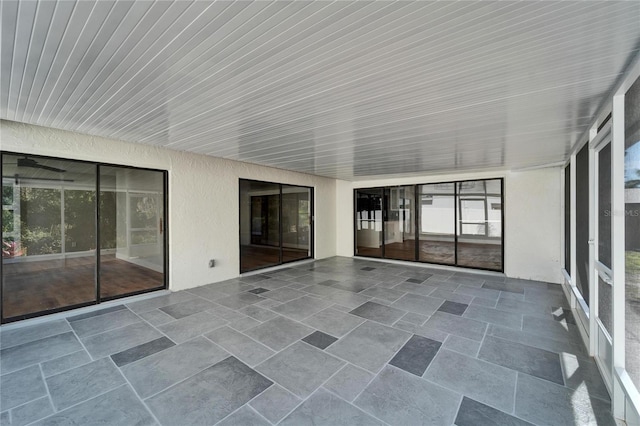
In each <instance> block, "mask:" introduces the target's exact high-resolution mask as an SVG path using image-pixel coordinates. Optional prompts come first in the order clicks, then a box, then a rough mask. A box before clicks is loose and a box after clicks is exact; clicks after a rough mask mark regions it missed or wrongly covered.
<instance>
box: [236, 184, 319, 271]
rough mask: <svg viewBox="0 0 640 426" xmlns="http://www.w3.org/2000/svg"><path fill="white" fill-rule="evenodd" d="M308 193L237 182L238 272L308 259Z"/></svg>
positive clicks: (288, 187) (302, 189) (310, 209)
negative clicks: (238, 206) (238, 190)
mask: <svg viewBox="0 0 640 426" xmlns="http://www.w3.org/2000/svg"><path fill="white" fill-rule="evenodd" d="M312 212H313V207H312V190H311V188H307V187H299V186H291V185H283V184H279V183H270V182H260V181H254V180H246V179H240V272H248V271H253V270H256V269H261V268H267V267H269V266H276V265H280V264H282V263H286V262H292V261H295V260H300V259H308V258H310V257H311V256H312V255H311V247H312V241H311V239H312V238H311V236H312V235H313V233H312V221H313V214H312Z"/></svg>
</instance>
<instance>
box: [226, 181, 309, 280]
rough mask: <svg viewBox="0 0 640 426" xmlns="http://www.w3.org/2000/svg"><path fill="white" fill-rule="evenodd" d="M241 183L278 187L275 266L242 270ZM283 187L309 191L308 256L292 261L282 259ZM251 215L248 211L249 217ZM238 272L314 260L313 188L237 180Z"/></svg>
mask: <svg viewBox="0 0 640 426" xmlns="http://www.w3.org/2000/svg"><path fill="white" fill-rule="evenodd" d="M242 182H256V183H261V184H269V185H277V186H278V194H279V211H278V253H279V254H278V258H279V262H278V263H276V264H269V265H265V266H259V267H256V268H251V269H245V270H243V269H242V213H241V209H242V191H241V187H242ZM283 186H284V187H294V188H305V189H308V190H309V226H310V229H309V255H308V256H307V257H304V258H300V259H292V260H284V257H283V254H282V253H283V229H282V188H283ZM252 214H253V213H252V212H251V211H250V215H252ZM238 225H239V226H238V270H239V272H240V274H241V275H242V274H246V273H250V272H254V271H259V270H262V269H267V268H273V267H277V266H281V265H286V264H289V263H294V262H300V261H305V260H309V259H314V258H315V191H314V187H312V186H306V185H298V184H291V183H281V182H270V181H265V180H257V179H247V178H239V179H238Z"/></svg>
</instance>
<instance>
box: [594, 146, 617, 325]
mask: <svg viewBox="0 0 640 426" xmlns="http://www.w3.org/2000/svg"><path fill="white" fill-rule="evenodd" d="M596 155H597V163H598V169H597V170H596V179H597V180H596V185H597V187H598V199H597V221H598V246H597V250H596V253H595V266H596V274H597V276H598V278H599V279H598V309H597V316H598V318H599V319H600V322H601V323H602V325H603V326H604V328H605V330H606V331H607V333H608V335H609V336H610V335H611V330H612V329H611V310H612V308H613V306H612V304H611V303H612V291H611V290H612V289H611V285H612V279H611V276H612V274H611V143H607V144H606V145H605V146H604V147H603V148H602V149H600V150H599V151H598V152H596Z"/></svg>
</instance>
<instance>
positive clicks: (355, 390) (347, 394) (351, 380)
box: [324, 364, 375, 402]
mask: <svg viewBox="0 0 640 426" xmlns="http://www.w3.org/2000/svg"><path fill="white" fill-rule="evenodd" d="M374 377H375V375H373V374H371V373H369V372H368V371H365V370H363V369H362V368H359V367H356V366H355V365H353V364H347V365H345V366H344V367H342V369H341V370H340V371H338V372H337V373H336V374H334V375H333V377H332V378H331V379H329V381H327V382H326V383H325V384H324V387H325V388H327V389H329V390H330V391H331V392H333V393H335V394H336V395H338V396H339V397H341V398H343V399H345V400H346V401H349V402H351V401H353V400H354V399H355V398H356V396H358V395H359V394H360V392H362V390H363V389H364V388H365V387H367V385H368V384H369V383H370V382H371V380H373V378H374Z"/></svg>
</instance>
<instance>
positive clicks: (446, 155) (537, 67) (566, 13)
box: [0, 0, 640, 180]
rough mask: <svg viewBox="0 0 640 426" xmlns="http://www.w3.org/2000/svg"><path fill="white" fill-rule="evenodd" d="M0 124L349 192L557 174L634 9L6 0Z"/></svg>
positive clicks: (604, 84) (634, 44)
mask: <svg viewBox="0 0 640 426" xmlns="http://www.w3.org/2000/svg"><path fill="white" fill-rule="evenodd" d="M1 13H2V18H1V19H2V21H1V22H2V30H1V37H2V40H1V49H2V52H1V53H2V55H1V64H0V72H1V75H0V79H1V84H0V117H1V118H3V119H8V120H15V121H20V122H26V123H32V124H37V125H42V126H48V127H53V128H60V129H67V130H72V131H76V132H81V133H87V134H92V135H100V136H105V137H109V138H117V139H123V140H127V141H131V142H139V143H145V144H152V145H159V146H164V147H167V148H171V149H177V150H186V151H192V152H197V153H202V154H209V155H214V156H218V157H224V158H230V159H234V160H240V161H247V162H252V163H259V164H264V165H269V166H274V167H279V168H284V169H289V170H296V171H301V172H307V173H312V174H317V175H323V176H329V177H336V178H341V179H346V180H361V179H366V178H369V177H374V176H376V177H381V176H390V177H391V176H398V175H401V174H405V173H409V174H413V173H424V174H428V173H436V172H444V171H456V170H457V171H461V170H470V169H486V168H524V167H530V166H536V165H543V164H549V163H555V162H558V161H562V160H563V159H565V158H566V156H567V154H568V152H569V149H570V146H571V144H572V143H573V142H574V141H575V139H576V138H577V137H578V136H579V135H580V134H582V133H583V132H584V131H585V129H586V126H588V125H589V123H590V120H591V119H592V115H593V114H594V112H595V110H596V109H597V107H598V106H599V105H600V103H601V102H602V100H603V96H604V95H605V94H606V93H607V92H608V91H609V90H611V88H612V86H613V84H614V83H615V81H616V80H617V78H618V77H619V75H620V74H621V73H622V72H623V70H624V67H625V64H627V63H628V61H629V60H630V58H631V57H633V56H634V55H635V54H636V52H637V51H638V49H639V42H640V2H638V1H627V2H608V1H606V2H605V1H603V2H600V1H592V2H562V1H544V2H533V1H528V2H512V1H499V2H493V1H466V2H435V1H434V2H432V1H415V2H409V1H402V2H390V1H378V2H369V1H336V2H328V1H326V2H325V1H322V2H319V1H315V2H314V1H294V2H284V1H271V2H267V1H262V2H246V1H243V2H239V1H238V2H233V1H216V2H213V1H196V2H186V1H176V2H171V1H155V2H151V1H118V2H111V1H102V0H101V1H77V2H74V1H68V0H65V1H53V0H45V1H40V2H36V1H28V0H27V1H4V0H3V1H2V2H1Z"/></svg>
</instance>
